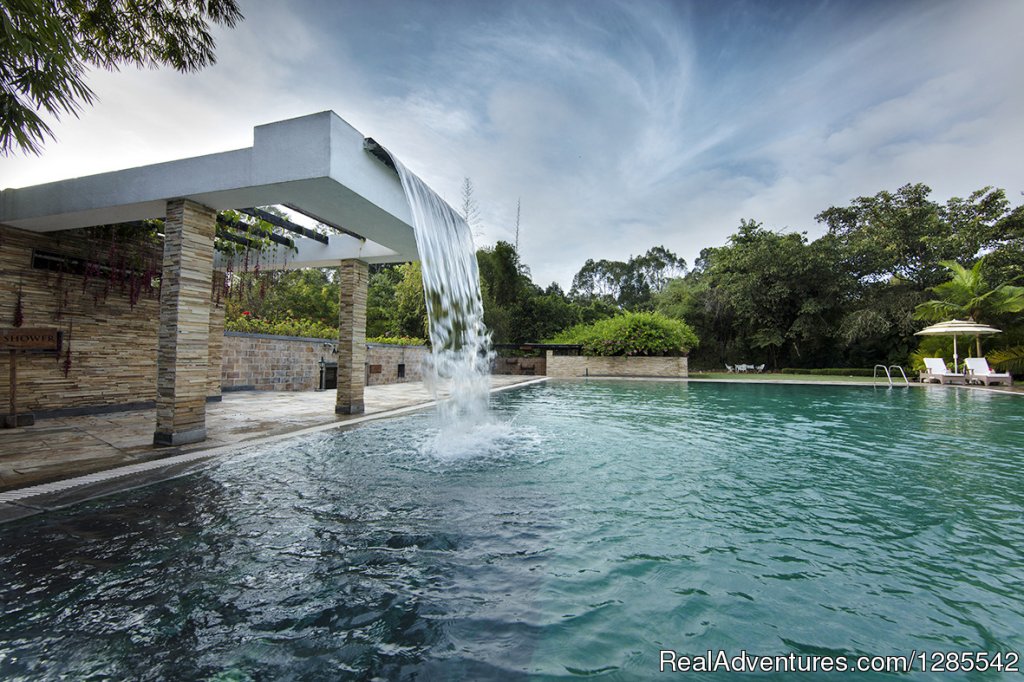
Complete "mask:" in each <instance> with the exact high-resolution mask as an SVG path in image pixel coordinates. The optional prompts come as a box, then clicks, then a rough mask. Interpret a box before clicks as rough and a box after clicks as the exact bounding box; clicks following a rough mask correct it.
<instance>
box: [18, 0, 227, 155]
mask: <svg viewBox="0 0 1024 682" xmlns="http://www.w3.org/2000/svg"><path fill="white" fill-rule="evenodd" d="M240 19H242V13H241V12H240V11H239V9H238V5H237V2H236V0H3V2H0V153H3V154H4V155H9V154H10V153H11V152H12V151H14V150H15V149H20V150H22V151H28V152H32V153H35V154H38V153H40V151H41V150H42V145H43V142H44V141H45V139H46V138H48V137H49V138H52V137H53V131H52V130H50V127H49V126H48V125H47V124H46V122H45V121H44V120H43V118H42V115H43V114H47V115H50V116H53V117H54V118H58V119H59V118H60V117H61V116H62V115H64V114H75V115H77V114H78V112H79V111H80V110H81V108H82V106H83V104H91V103H92V102H93V100H94V99H95V95H94V94H93V92H92V90H90V89H89V86H88V85H86V82H85V74H86V71H87V70H88V68H89V67H99V68H103V69H108V70H109V69H117V68H118V67H119V66H121V65H122V64H129V65H135V66H139V67H142V66H146V67H151V68H152V67H158V66H170V67H172V68H174V69H177V70H178V71H182V72H194V71H198V70H199V69H202V68H204V67H206V66H208V65H210V64H212V63H214V62H215V61H216V58H215V55H214V41H213V36H212V34H211V26H210V23H211V22H212V23H214V24H222V25H225V26H229V27H233V26H234V25H235V24H236V23H237V22H238V21H239V20H240Z"/></svg>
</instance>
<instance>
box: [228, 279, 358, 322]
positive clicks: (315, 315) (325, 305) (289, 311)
mask: <svg viewBox="0 0 1024 682" xmlns="http://www.w3.org/2000/svg"><path fill="white" fill-rule="evenodd" d="M232 276H233V278H234V282H233V284H232V287H233V289H234V290H233V292H232V295H231V296H229V297H228V299H227V318H228V319H229V320H235V319H238V318H240V317H241V316H242V313H243V312H248V313H249V315H250V316H251V317H256V318H261V319H269V320H280V319H289V318H291V319H303V320H310V321H313V322H318V323H321V324H324V325H327V326H332V327H337V325H338V284H337V282H336V281H334V270H333V269H331V268H308V269H305V270H291V271H287V272H273V273H268V272H260V273H255V272H248V273H246V272H242V273H234V274H233V275H232Z"/></svg>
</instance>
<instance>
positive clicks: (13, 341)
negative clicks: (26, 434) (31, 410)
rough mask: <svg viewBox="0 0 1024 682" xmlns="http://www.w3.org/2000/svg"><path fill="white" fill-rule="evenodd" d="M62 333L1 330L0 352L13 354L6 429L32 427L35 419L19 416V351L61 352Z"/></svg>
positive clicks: (50, 330) (19, 329) (37, 330)
mask: <svg viewBox="0 0 1024 682" xmlns="http://www.w3.org/2000/svg"><path fill="white" fill-rule="evenodd" d="M60 343H61V333H60V331H59V330H57V329H47V328H43V327H38V328H36V327H15V328H13V329H0V351H4V350H8V351H10V352H11V362H10V371H11V381H10V389H11V390H10V394H11V395H10V409H9V411H8V413H7V414H6V415H5V416H4V418H3V426H4V427H5V428H16V427H18V426H31V425H32V424H33V422H34V421H35V419H34V418H33V417H32V415H31V414H21V415H19V414H18V369H17V358H18V351H26V350H53V351H58V352H59V351H60Z"/></svg>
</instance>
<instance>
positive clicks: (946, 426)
mask: <svg viewBox="0 0 1024 682" xmlns="http://www.w3.org/2000/svg"><path fill="white" fill-rule="evenodd" d="M492 403H493V411H494V416H495V419H496V421H497V423H496V424H495V425H493V426H492V427H490V428H489V429H485V430H484V431H485V433H484V434H482V435H480V438H479V441H478V442H477V443H476V447H462V448H459V449H456V450H453V451H446V452H444V453H442V455H441V456H439V455H438V453H436V452H435V451H434V449H435V447H436V443H435V442H434V440H433V437H434V435H435V433H436V423H435V417H434V415H432V414H429V413H422V414H416V415H413V416H408V417H404V418H397V419H391V420H386V421H381V422H376V423H371V424H368V425H364V426H361V427H359V428H356V429H352V430H350V431H345V432H337V433H331V434H328V435H320V436H314V437H307V438H301V439H296V440H294V441H291V442H289V443H287V444H286V445H283V446H282V445H280V444H278V445H276V446H274V449H267V450H265V451H260V452H247V453H244V454H242V455H239V456H235V457H232V458H228V459H225V460H221V461H219V462H218V463H216V464H214V465H212V466H210V467H209V468H208V469H205V470H204V471H203V472H201V473H199V474H193V475H191V476H188V477H185V478H181V479H177V480H172V481H167V482H165V483H162V484H158V485H155V486H151V487H149V488H145V489H140V490H136V491H131V492H127V493H124V494H121V495H119V496H116V497H110V498H106V499H103V500H97V501H93V502H89V503H85V504H82V505H79V506H77V507H74V508H72V509H69V510H67V511H65V512H62V513H57V514H49V515H46V516H40V517H34V518H30V519H26V520H22V521H19V522H15V523H12V524H7V525H5V526H0V604H2V613H0V678H2V679H5V680H11V679H47V678H58V677H61V676H64V677H66V678H69V679H76V680H88V679H128V678H130V679H142V680H145V679H152V680H165V679H213V680H264V679H266V680H279V679H303V680H305V679H374V678H380V679H454V680H461V679H464V680H480V679H526V678H529V679H576V678H578V677H581V676H594V677H599V678H601V679H613V680H632V679H645V678H649V677H657V676H658V673H657V671H658V664H659V650H661V649H672V650H674V651H677V652H680V653H690V654H697V653H703V652H705V651H707V650H715V651H717V650H725V651H726V652H728V653H729V654H730V655H738V654H739V653H740V651H741V650H745V651H747V652H748V653H752V654H787V653H790V652H793V653H796V654H829V655H851V656H854V655H861V654H863V655H889V654H907V655H909V654H910V653H911V651H913V650H916V651H917V652H922V651H928V652H931V651H945V650H955V651H984V652H990V653H995V652H1007V651H1015V652H1022V651H1024V599H1022V595H1024V446H1022V444H1024V398H1020V397H1018V396H1001V395H995V394H991V393H983V392H978V391H970V392H968V391H962V390H948V389H943V388H934V389H913V390H908V389H888V388H884V389H883V388H877V389H875V388H865V387H856V388H847V387H839V388H837V387H827V386H777V385H741V384H711V383H706V384H685V383H661V382H625V381H623V382H608V381H599V382H598V381H594V382H589V383H583V382H578V383H577V382H548V383H545V384H538V385H534V386H530V387H527V388H523V389H519V390H515V391H508V392H505V393H502V394H500V395H496V396H494V397H493V399H492ZM478 435H479V434H478ZM464 445H465V444H464ZM961 675H962V674H961ZM961 675H948V676H946V677H948V678H954V679H955V678H956V677H959V676H961ZM999 676H1000V675H999V674H995V673H992V672H991V671H990V673H988V674H986V675H985V676H984V677H985V678H986V679H991V678H994V677H999ZM762 677H769V678H770V677H772V676H771V675H767V676H765V675H762ZM847 677H860V678H866V677H870V675H860V676H857V675H849V674H848V675H847ZM1009 678H1014V679H1019V675H1015V674H1014V675H1009Z"/></svg>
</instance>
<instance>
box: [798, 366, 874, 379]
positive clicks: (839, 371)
mask: <svg viewBox="0 0 1024 682" xmlns="http://www.w3.org/2000/svg"><path fill="white" fill-rule="evenodd" d="M779 371H780V372H781V373H782V374H810V375H812V376H827V377H870V376H874V375H875V370H874V369H867V368H864V367H819V368H817V369H801V368H798V367H786V368H783V369H781V370H779Z"/></svg>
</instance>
